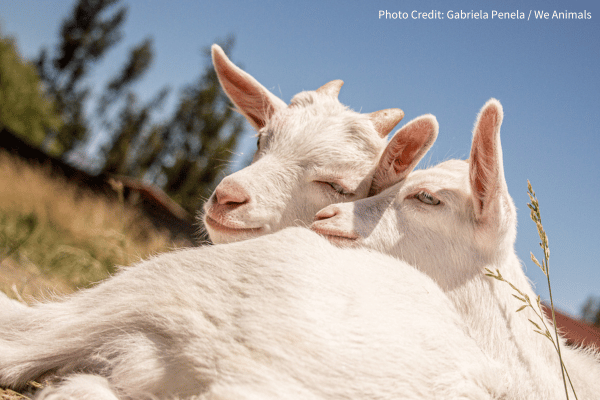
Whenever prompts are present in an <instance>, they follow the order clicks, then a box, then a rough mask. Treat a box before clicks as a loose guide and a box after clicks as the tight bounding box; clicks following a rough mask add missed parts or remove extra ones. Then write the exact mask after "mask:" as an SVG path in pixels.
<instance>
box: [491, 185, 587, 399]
mask: <svg viewBox="0 0 600 400" xmlns="http://www.w3.org/2000/svg"><path fill="white" fill-rule="evenodd" d="M527 194H528V195H529V201H530V203H527V206H528V207H529V209H530V210H531V214H530V217H531V220H532V221H533V222H534V223H535V225H536V227H537V231H538V235H539V237H540V247H541V248H542V251H543V252H544V258H543V260H542V262H541V263H540V262H539V261H538V259H537V258H536V257H535V256H534V255H533V253H530V256H531V261H533V263H534V264H535V265H537V266H538V267H539V268H540V269H541V270H542V272H543V273H544V275H546V279H547V281H548V294H549V296H550V310H551V312H552V324H553V325H554V337H553V336H552V334H551V333H550V330H549V329H548V326H547V325H546V319H545V318H544V317H543V312H542V306H541V300H540V296H539V295H538V296H537V299H536V305H537V309H536V308H535V307H534V306H533V304H532V303H531V299H530V298H529V296H528V295H527V294H526V293H523V292H522V291H521V290H519V289H518V288H517V287H516V286H515V285H513V284H512V283H510V282H509V281H507V280H506V279H505V278H504V277H503V276H502V274H501V273H500V271H499V270H498V269H496V272H493V271H492V270H490V269H488V268H486V271H487V273H486V275H487V276H489V277H491V278H494V279H497V280H499V281H502V282H505V283H506V284H508V285H509V286H510V287H511V288H512V289H513V290H514V291H515V292H517V293H518V296H517V295H514V294H513V296H514V297H515V298H516V299H517V300H519V301H520V302H522V303H523V305H522V306H521V307H519V308H518V309H517V312H520V311H523V310H524V309H525V308H528V307H529V308H531V310H533V312H534V313H535V315H536V316H537V317H538V319H539V320H540V321H541V323H542V325H543V326H544V328H543V329H542V328H541V327H540V325H538V324H537V323H535V322H534V321H532V320H531V319H529V322H531V323H532V324H533V326H535V329H534V331H535V332H536V333H539V334H540V335H542V336H544V337H545V338H547V339H548V340H550V342H552V345H553V346H554V349H555V350H556V352H557V354H558V358H559V360H560V366H561V373H562V378H563V383H564V387H565V396H566V398H567V400H568V399H569V390H568V387H567V380H568V381H569V386H570V387H571V391H572V392H573V395H574V396H575V399H577V393H575V388H574V387H573V382H571V377H570V376H569V372H568V371H567V367H566V366H565V363H564V362H563V359H562V354H561V352H560V339H559V337H558V328H557V327H556V315H555V313H554V301H553V299H552V288H551V286H550V269H549V260H550V247H549V246H548V235H546V231H545V230H544V227H543V226H542V216H541V213H540V205H539V202H538V200H537V197H536V196H535V192H534V191H533V188H532V187H531V183H530V182H529V180H527Z"/></svg>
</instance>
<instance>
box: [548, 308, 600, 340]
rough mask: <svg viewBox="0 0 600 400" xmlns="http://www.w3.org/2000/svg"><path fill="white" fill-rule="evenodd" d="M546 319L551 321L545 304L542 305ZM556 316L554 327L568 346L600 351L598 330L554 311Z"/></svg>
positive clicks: (599, 332) (550, 315)
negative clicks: (594, 348)
mask: <svg viewBox="0 0 600 400" xmlns="http://www.w3.org/2000/svg"><path fill="white" fill-rule="evenodd" d="M543 308H544V313H545V314H546V317H548V318H549V319H550V320H552V313H551V312H550V308H549V307H548V305H547V304H543ZM554 314H555V315H556V326H557V327H558V329H559V332H560V333H561V336H562V337H564V338H565V339H567V343H568V344H569V345H582V346H585V347H587V346H592V345H595V346H596V348H598V349H600V329H598V328H595V327H593V326H592V325H590V324H588V323H587V322H585V321H583V320H580V319H577V318H573V317H570V316H569V315H567V314H565V313H563V312H561V311H558V310H556V309H555V310H554Z"/></svg>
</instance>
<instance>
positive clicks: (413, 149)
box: [393, 141, 423, 174]
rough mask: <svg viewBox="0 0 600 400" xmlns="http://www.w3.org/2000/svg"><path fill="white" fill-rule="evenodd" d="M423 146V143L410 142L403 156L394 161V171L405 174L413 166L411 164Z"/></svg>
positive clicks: (405, 147)
mask: <svg viewBox="0 0 600 400" xmlns="http://www.w3.org/2000/svg"><path fill="white" fill-rule="evenodd" d="M422 146H423V144H422V143H416V142H410V141H409V142H408V143H406V145H405V146H404V149H403V150H402V154H401V155H400V156H397V157H395V159H394V164H393V166H394V171H395V172H396V173H397V174H400V173H402V172H404V171H405V170H406V169H407V168H408V167H409V166H410V165H411V163H412V162H413V160H414V159H415V156H416V154H417V152H418V151H419V150H420V149H421V147H422Z"/></svg>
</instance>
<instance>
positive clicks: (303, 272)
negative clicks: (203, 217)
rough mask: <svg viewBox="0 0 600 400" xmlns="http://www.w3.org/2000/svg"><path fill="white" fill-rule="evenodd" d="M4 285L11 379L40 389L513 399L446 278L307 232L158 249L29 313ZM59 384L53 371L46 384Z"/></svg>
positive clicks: (109, 395)
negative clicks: (42, 381)
mask: <svg viewBox="0 0 600 400" xmlns="http://www.w3.org/2000/svg"><path fill="white" fill-rule="evenodd" d="M6 304H12V303H10V301H8V300H7V299H6V298H5V297H3V296H1V295H0V310H2V311H1V312H0V355H1V356H0V385H4V386H8V387H12V388H19V387H21V386H23V385H24V384H25V383H26V382H27V381H29V380H30V379H38V378H41V377H48V378H64V379H63V380H62V381H54V384H52V385H51V386H50V387H48V388H46V389H44V390H42V391H41V393H40V394H39V396H38V398H39V399H63V400H64V399H92V398H93V399H112V400H115V399H140V400H141V399H175V398H181V399H221V400H223V399H231V400H233V399H332V400H333V399H346V398H347V399H503V398H505V396H504V395H505V389H504V387H505V386H506V384H507V383H506V382H507V378H506V377H505V376H504V375H503V374H504V371H503V370H502V369H501V368H498V367H497V365H496V363H494V362H491V361H490V360H489V359H488V358H487V357H486V356H485V355H484V354H483V353H482V351H481V350H480V349H479V348H478V347H477V345H476V344H475V342H474V341H473V340H472V339H471V338H470V337H469V336H468V335H467V334H466V333H465V332H466V331H467V328H466V326H464V324H463V322H462V321H461V319H460V317H459V316H458V314H457V313H456V312H455V310H454V307H453V306H452V304H451V302H450V301H449V299H448V298H447V297H446V295H445V294H444V293H443V292H442V291H441V290H440V288H439V286H438V285H437V284H435V282H434V281H433V280H432V279H430V278H429V277H427V276H426V275H425V274H423V273H421V272H419V271H418V270H416V269H415V268H413V267H412V266H409V265H407V264H405V263H403V262H401V261H399V260H397V259H394V258H392V257H389V256H386V255H383V254H381V253H377V252H372V251H370V250H366V249H339V248H337V247H335V246H333V245H331V244H330V243H329V242H328V241H327V240H325V239H323V238H322V237H320V236H318V235H317V234H315V233H313V232H311V231H310V230H307V229H304V228H288V229H285V230H282V231H280V232H277V233H274V234H272V235H266V236H262V237H259V238H255V239H251V240H247V241H242V242H238V243H231V244H222V245H216V246H206V247H203V248H196V249H188V250H181V251H178V252H172V253H168V254H163V255H160V256H158V257H156V258H154V259H151V260H149V261H145V262H141V263H139V264H137V265H134V266H132V267H129V268H126V269H124V270H122V271H121V272H119V273H117V274H116V275H115V276H113V277H111V278H109V279H107V280H106V281H105V282H103V283H100V284H99V285H97V286H96V287H94V288H91V289H86V290H81V291H80V292H78V293H76V294H74V295H72V296H70V297H67V298H65V299H64V300H63V301H60V302H55V303H45V304H38V305H35V306H32V307H30V308H25V309H22V308H21V307H12V305H11V306H10V307H8V306H7V307H5V305H6ZM51 381H52V380H51Z"/></svg>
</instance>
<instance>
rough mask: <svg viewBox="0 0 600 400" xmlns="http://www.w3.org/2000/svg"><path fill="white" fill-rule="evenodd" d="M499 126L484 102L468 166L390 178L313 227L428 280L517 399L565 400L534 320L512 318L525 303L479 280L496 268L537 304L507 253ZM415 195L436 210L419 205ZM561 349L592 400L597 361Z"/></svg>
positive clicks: (596, 394)
mask: <svg viewBox="0 0 600 400" xmlns="http://www.w3.org/2000/svg"><path fill="white" fill-rule="evenodd" d="M502 118H503V112H502V107H501V105H500V103H499V102H498V101H497V100H494V99H492V100H490V101H489V102H488V103H486V105H485V106H484V107H483V109H482V110H481V113H480V114H479V117H478V119H477V123H476V125H475V129H474V135H473V146H472V149H471V156H470V159H469V160H468V162H465V161H458V160H451V161H446V162H443V163H441V164H440V165H438V166H435V167H433V168H429V169H426V170H422V171H415V172H413V173H411V174H410V176H408V177H406V178H405V177H399V179H397V181H399V183H397V184H396V185H395V186H393V187H391V188H388V189H385V187H386V186H389V185H390V184H393V183H394V182H393V181H391V180H390V179H388V180H387V181H386V182H385V183H384V184H378V185H377V188H378V190H377V191H376V192H381V193H380V194H379V195H377V196H375V197H371V198H367V199H364V200H360V201H357V202H356V203H346V204H337V205H332V206H329V207H327V208H325V209H324V210H322V211H321V212H319V213H318V214H317V216H316V221H315V222H314V224H313V226H312V227H313V229H314V230H316V231H317V232H320V233H322V234H324V235H327V236H328V237H329V238H330V239H331V240H332V241H334V242H336V243H338V244H341V245H344V246H364V247H367V248H371V249H376V250H378V251H381V252H383V253H386V254H390V255H393V256H396V257H398V258H400V259H402V260H405V261H407V262H408V263H409V264H411V265H414V266H416V267H417V268H418V269H420V270H421V271H423V272H425V273H427V274H428V275H429V276H431V277H432V278H433V279H434V280H435V281H436V282H437V283H438V284H439V285H440V286H441V288H442V289H443V290H444V291H445V292H446V293H447V294H448V296H449V297H450V299H451V300H452V301H453V303H454V304H455V306H456V308H457V310H458V312H459V313H460V314H461V316H462V318H463V319H464V321H465V322H466V323H467V325H468V327H469V329H470V332H471V335H472V337H473V338H474V339H475V340H476V342H477V343H478V345H479V346H480V347H481V348H482V349H483V351H484V352H485V353H486V354H487V355H488V356H490V357H491V358H493V359H495V360H497V361H499V362H501V363H502V364H503V365H505V366H506V367H507V371H510V372H511V373H512V379H513V381H514V382H516V383H517V384H518V387H519V388H520V390H521V391H522V394H521V396H523V397H528V398H536V399H564V398H565V392H564V387H563V383H562V377H561V372H560V366H559V361H558V356H557V354H556V351H555V350H554V347H553V346H552V344H551V342H550V341H549V340H548V339H547V338H545V337H543V336H542V335H540V334H538V333H535V332H534V329H533V328H534V327H533V325H532V324H531V323H530V322H529V321H528V319H532V320H534V321H536V322H538V320H537V318H536V317H535V315H534V314H533V313H532V312H531V310H530V309H529V308H528V309H525V310H523V311H521V312H519V313H516V312H515V311H516V309H517V308H519V307H520V306H521V305H522V304H523V303H521V302H519V301H518V300H516V299H515V298H514V297H513V296H512V295H513V294H516V293H515V292H514V291H513V290H512V289H511V288H510V287H509V286H508V285H507V284H505V283H503V282H500V281H497V280H495V279H492V278H490V277H488V276H485V269H486V268H489V269H491V270H492V271H495V270H496V269H498V270H499V271H500V273H501V274H502V276H504V277H505V278H506V279H507V280H508V281H510V282H511V283H513V284H514V285H515V286H516V287H518V288H519V289H520V290H522V291H523V292H524V293H526V294H527V295H528V296H529V298H530V299H531V300H532V301H533V302H535V299H536V295H535V293H534V291H533V289H532V287H531V284H530V283H529V281H528V279H527V277H526V276H525V274H524V272H523V269H522V267H521V262H520V261H519V259H518V258H517V255H516V253H515V250H514V241H515V238H516V222H517V220H516V211H515V207H514V204H513V201H512V199H511V197H510V195H509V194H508V189H507V186H506V181H505V179H504V169H503V162H502V149H501V145H500V125H501V122H502ZM376 183H377V182H374V184H376ZM421 192H427V193H429V194H430V195H431V196H432V197H433V198H434V199H437V200H439V201H440V204H438V205H432V204H427V203H426V202H423V201H421V200H419V197H420V196H421V195H419V193H421ZM538 323H539V322H538ZM546 323H547V324H548V326H549V327H551V326H552V324H551V323H550V322H549V321H546ZM552 331H553V330H552ZM561 343H562V349H563V357H564V360H565V364H566V366H567V368H568V370H569V373H570V376H571V379H572V380H573V383H574V386H575V389H576V391H577V395H578V398H579V399H598V398H600V364H598V361H599V356H598V353H596V352H593V351H584V350H577V349H573V348H568V347H566V346H565V344H564V341H562V342H561Z"/></svg>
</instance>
